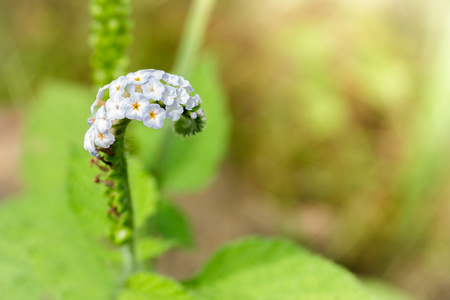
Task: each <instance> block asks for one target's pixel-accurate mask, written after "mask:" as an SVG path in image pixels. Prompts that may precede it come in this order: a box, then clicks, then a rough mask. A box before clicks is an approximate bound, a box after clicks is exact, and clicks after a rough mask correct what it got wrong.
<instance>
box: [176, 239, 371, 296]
mask: <svg viewBox="0 0 450 300" xmlns="http://www.w3.org/2000/svg"><path fill="white" fill-rule="evenodd" d="M185 286H186V287H187V288H189V289H191V290H192V291H193V292H194V294H195V295H197V296H198V298H199V299H245V300H252V299H255V300H256V299H258V300H264V299H268V300H269V299H277V300H285V299H311V300H312V299H314V300H320V299H343V300H351V299H355V300H363V299H371V298H370V296H369V295H368V293H367V292H366V291H365V289H364V288H363V287H362V285H361V284H360V283H359V282H358V281H357V280H356V278H355V277H354V276H353V275H352V274H351V273H349V272H348V271H346V270H345V269H343V268H341V267H339V266H337V265H335V264H334V263H332V262H330V261H327V260H326V259H324V258H322V257H319V256H317V255H314V254H311V253H309V252H308V251H306V250H305V249H302V248H300V247H298V246H296V245H294V244H293V243H291V242H288V241H285V240H266V239H261V238H247V239H245V240H242V241H238V242H235V243H233V244H231V245H228V246H226V247H224V248H222V249H221V250H219V251H218V253H216V255H215V256H214V257H213V258H212V259H211V260H210V261H209V262H208V263H207V264H206V266H205V267H204V269H203V270H202V271H201V272H200V273H199V274H198V275H197V276H195V277H194V278H193V279H192V280H190V281H188V282H186V284H185Z"/></svg>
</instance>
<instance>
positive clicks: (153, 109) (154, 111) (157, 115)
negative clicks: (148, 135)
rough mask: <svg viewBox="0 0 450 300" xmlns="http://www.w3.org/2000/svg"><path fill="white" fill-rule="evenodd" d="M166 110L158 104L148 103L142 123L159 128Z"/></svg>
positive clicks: (162, 123) (161, 125)
mask: <svg viewBox="0 0 450 300" xmlns="http://www.w3.org/2000/svg"><path fill="white" fill-rule="evenodd" d="M165 118H166V111H165V110H164V109H162V108H161V107H160V106H159V105H158V104H150V105H149V106H148V107H147V108H146V109H145V113H144V125H145V126H147V127H150V128H155V129H160V128H161V127H163V125H164V119H165Z"/></svg>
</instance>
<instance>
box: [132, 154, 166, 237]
mask: <svg viewBox="0 0 450 300" xmlns="http://www.w3.org/2000/svg"><path fill="white" fill-rule="evenodd" d="M128 177H129V183H130V190H131V198H132V199H133V208H134V218H135V220H134V222H135V225H136V227H137V228H140V227H142V226H143V225H144V224H145V222H146V220H148V218H150V217H151V216H152V215H153V214H155V212H156V204H157V202H158V200H159V197H160V195H159V191H158V187H157V185H156V181H155V179H154V177H152V176H150V175H149V174H148V173H147V172H146V171H145V169H144V168H143V164H142V163H141V162H140V161H139V160H138V159H137V158H136V157H130V158H129V159H128Z"/></svg>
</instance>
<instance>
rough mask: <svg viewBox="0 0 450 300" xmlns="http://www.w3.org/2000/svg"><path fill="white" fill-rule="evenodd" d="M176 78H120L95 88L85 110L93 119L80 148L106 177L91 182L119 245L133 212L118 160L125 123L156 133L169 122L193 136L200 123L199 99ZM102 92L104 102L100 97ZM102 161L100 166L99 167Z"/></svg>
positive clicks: (145, 74) (147, 73)
mask: <svg viewBox="0 0 450 300" xmlns="http://www.w3.org/2000/svg"><path fill="white" fill-rule="evenodd" d="M193 91H194V89H193V88H192V86H191V84H190V83H189V81H187V80H186V79H184V78H183V77H182V76H177V75H173V74H169V73H166V72H164V71H160V70H153V69H149V70H140V71H137V72H134V73H129V74H127V75H126V76H120V77H119V78H117V79H116V80H114V81H112V82H111V83H109V84H107V85H105V86H103V87H101V88H99V90H98V92H97V96H96V99H95V101H94V102H93V104H92V106H91V113H92V114H93V117H90V118H88V121H87V123H88V124H89V126H90V127H89V129H88V130H87V132H86V134H85V137H84V149H85V150H87V151H89V153H90V154H91V155H93V156H94V157H95V158H94V159H93V160H92V162H93V163H94V164H95V165H97V166H98V167H99V168H100V169H101V170H103V171H105V172H106V173H107V174H106V176H105V178H104V179H101V178H100V177H96V179H95V181H96V182H102V183H104V184H105V185H106V186H107V187H108V189H107V191H106V195H107V196H108V198H109V201H108V204H109V216H110V219H111V220H112V221H114V222H113V225H112V227H111V231H110V239H111V241H112V242H113V243H114V244H117V245H122V244H125V243H128V242H130V241H131V240H132V233H133V220H132V218H133V210H132V204H131V199H130V193H129V192H128V191H129V187H128V182H127V180H128V179H127V170H126V161H125V157H124V134H125V130H126V127H127V126H128V124H129V122H130V121H131V120H136V121H139V122H142V123H143V124H144V125H145V126H146V127H149V128H153V129H161V128H162V127H163V126H164V122H165V120H166V119H168V120H171V121H173V122H174V131H175V133H177V134H179V135H181V136H183V137H188V136H193V135H195V134H197V133H199V132H201V131H202V130H203V128H204V125H205V121H206V118H205V115H204V113H203V110H202V108H201V104H202V99H201V98H200V96H199V95H198V94H195V95H191V94H192V93H193ZM105 94H108V95H109V99H107V100H106V99H104V98H105ZM99 161H102V162H103V164H104V165H103V166H101V165H100V164H99Z"/></svg>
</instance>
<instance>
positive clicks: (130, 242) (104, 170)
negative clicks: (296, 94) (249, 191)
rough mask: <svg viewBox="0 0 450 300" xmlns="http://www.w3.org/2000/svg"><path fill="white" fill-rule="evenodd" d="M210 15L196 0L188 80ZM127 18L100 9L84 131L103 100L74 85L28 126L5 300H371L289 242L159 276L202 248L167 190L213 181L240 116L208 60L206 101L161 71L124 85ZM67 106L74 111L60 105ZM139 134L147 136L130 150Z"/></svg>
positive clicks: (98, 1) (104, 6)
mask: <svg viewBox="0 0 450 300" xmlns="http://www.w3.org/2000/svg"><path fill="white" fill-rule="evenodd" d="M213 3H214V1H212V0H195V1H194V2H193V5H192V9H191V11H190V13H189V17H188V21H187V23H188V25H187V29H186V32H187V33H186V34H185V36H184V37H183V39H182V41H183V42H182V43H181V44H182V45H181V46H180V49H183V51H182V52H183V53H181V54H179V56H178V59H177V60H176V61H179V63H178V67H177V66H176V67H175V69H176V70H183V72H181V74H189V73H190V72H188V71H189V70H188V68H187V67H186V66H188V65H192V61H190V62H186V58H190V57H192V56H194V54H195V52H196V50H195V49H198V44H199V42H198V41H199V38H200V37H201V36H202V33H203V32H204V29H205V28H202V27H201V26H204V25H205V24H207V22H206V20H207V19H208V14H209V13H210V11H211V8H212V7H213ZM129 12H130V7H129V1H128V0H92V1H91V14H92V16H93V22H92V26H91V31H92V35H91V40H90V42H91V45H92V46H93V56H92V66H93V70H94V72H93V73H94V82H95V83H96V86H100V88H99V89H98V91H97V93H96V96H95V99H94V102H93V103H92V105H91V107H90V112H91V114H92V115H91V116H90V117H89V118H88V120H87V123H88V125H89V128H88V129H87V131H86V125H85V124H84V122H83V121H82V120H83V119H84V118H85V117H86V115H87V111H88V108H89V105H90V104H91V103H90V101H91V100H87V99H92V98H93V97H92V96H90V95H91V94H90V93H88V92H87V91H86V90H85V89H82V88H80V87H79V86H76V85H73V84H67V83H61V82H56V83H51V84H49V85H44V87H45V88H43V89H42V91H41V92H40V94H39V96H38V99H39V101H37V102H36V103H38V104H37V105H35V107H34V108H33V109H31V110H30V114H29V116H28V118H26V119H27V120H28V123H27V124H26V127H27V129H26V132H27V133H26V139H25V140H26V141H27V142H26V145H25V149H27V151H25V153H24V159H23V160H24V165H25V169H26V170H27V173H26V174H25V175H26V176H25V177H26V184H27V186H28V191H27V193H25V194H24V195H22V196H21V197H18V198H20V199H15V200H16V201H10V202H9V203H7V204H6V205H2V207H1V209H0V291H1V297H0V298H2V299H8V300H23V299H31V300H34V299H36V300H38V299H55V300H63V299H73V300H85V299H96V300H107V299H119V300H138V299H161V300H164V299H171V300H213V299H215V300H219V299H224V300H225V299H246V300H259V299H280V300H283V299H346V300H347V299H349V300H352V299H355V300H364V299H373V298H372V297H371V295H370V293H369V292H368V291H367V290H366V288H365V287H364V286H363V285H362V284H361V283H360V282H359V281H358V280H357V279H356V278H355V277H354V276H353V275H352V274H351V273H349V272H348V271H346V270H344V269H342V268H341V267H339V266H337V265H335V264H334V263H332V262H329V261H327V260H325V259H323V258H321V257H318V256H316V255H314V254H312V253H310V252H309V251H307V250H306V249H303V248H301V247H299V246H298V245H296V244H295V243H294V242H290V241H287V240H284V239H279V238H278V239H266V238H259V237H250V238H245V239H243V240H240V241H236V242H232V243H230V244H228V245H226V246H224V247H222V248H221V249H219V250H218V251H217V253H216V254H215V255H214V256H213V257H212V258H211V259H210V260H209V261H208V262H207V263H206V265H205V266H204V267H203V268H202V269H201V270H200V271H199V272H197V273H196V275H194V276H192V277H191V278H189V279H187V280H185V281H183V282H177V281H175V280H173V279H171V278H167V277H165V276H162V275H160V274H158V273H157V272H156V271H155V270H154V267H153V264H152V262H153V260H154V259H156V258H158V257H160V256H162V255H163V254H164V253H165V252H166V251H167V250H169V249H172V248H174V247H177V246H183V245H184V246H185V245H189V244H192V238H191V234H190V231H189V224H188V222H187V221H186V219H185V218H184V216H183V214H182V213H181V212H180V211H179V210H178V209H177V208H176V206H175V205H174V204H173V203H171V202H170V200H168V199H167V198H169V197H168V196H167V195H166V194H165V190H166V189H167V190H173V191H178V192H186V191H188V190H192V189H193V188H194V187H197V188H198V187H203V186H205V185H206V184H207V183H208V182H210V181H211V180H212V178H213V177H214V174H215V173H216V171H217V169H218V166H219V164H220V161H221V160H222V158H223V157H224V155H225V153H226V147H227V142H228V136H229V131H230V129H229V125H230V117H229V113H228V110H227V107H226V105H225V96H224V93H223V89H222V88H221V81H220V79H219V76H218V69H217V65H216V63H215V59H214V57H213V56H211V55H205V56H202V58H201V60H200V61H199V63H198V64H197V66H196V68H195V69H194V70H193V71H192V72H191V74H192V77H190V78H192V79H191V80H192V82H194V83H195V86H196V88H197V89H198V91H200V92H199V93H200V94H201V95H202V97H203V98H204V100H205V101H204V103H203V101H202V99H201V98H200V96H199V95H198V94H195V93H194V89H193V87H192V86H191V84H190V82H189V81H188V80H186V79H185V78H184V77H181V76H178V75H174V74H170V73H167V72H164V71H159V70H153V69H149V70H140V71H137V72H133V73H129V74H127V75H124V74H125V73H126V72H125V70H126V69H127V66H128V58H127V56H126V51H125V50H126V47H127V45H128V43H129V41H130V34H129V28H130V26H131V20H130V18H129ZM192 40H194V41H197V42H196V43H191V42H190V41H192ZM179 66H185V67H179ZM62 94H65V95H66V101H65V102H64V105H55V103H61V102H60V99H61V95H62ZM94 95H95V94H94ZM85 100H86V102H85V103H84V104H83V101H85ZM87 101H89V103H88V102H87ZM80 103H81V104H80ZM203 106H204V108H205V112H207V116H208V122H207V123H208V124H207V126H205V123H206V116H205V113H204V111H203ZM68 114H70V118H68V117H67V115H68ZM45 120H49V121H48V122H45ZM132 122H134V123H142V124H140V125H142V126H135V127H134V128H133V130H130V131H131V132H132V133H135V135H134V136H133V139H127V138H126V137H125V135H126V131H127V127H128V126H129V124H130V123H132ZM55 124H64V125H65V126H55ZM169 126H173V129H172V130H167V129H168V127H169ZM149 128H150V129H149ZM142 129H144V130H142ZM171 131H173V133H174V134H172V132H171ZM202 131H203V132H202ZM200 132H202V133H201V134H198V133H200ZM83 134H84V149H85V150H86V151H88V152H89V153H90V154H91V155H92V157H90V164H91V167H92V166H94V165H95V166H96V167H94V168H89V167H88V164H87V162H88V160H89V155H88V154H87V153H86V152H85V151H84V150H83V149H82V147H81V140H82V137H83ZM193 136H194V137H193ZM190 137H192V138H190ZM127 140H130V141H133V143H134V144H133V145H132V146H129V147H128V146H127V145H125V141H127ZM74 145H75V146H74ZM134 146H138V147H134ZM131 154H133V155H131ZM55 162H57V163H56V164H55ZM49 166H51V167H50V168H49ZM49 169H50V170H51V171H50V172H49ZM92 177H94V182H95V183H100V184H103V185H104V187H105V188H103V189H102V188H100V186H98V185H96V184H95V183H93V182H92ZM55 224H57V226H55ZM218 226H220V224H219V225H218ZM107 237H108V238H109V242H108V240H107V239H106V238H107ZM119 249H120V250H121V252H122V256H121V255H119V251H118V250H119Z"/></svg>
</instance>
